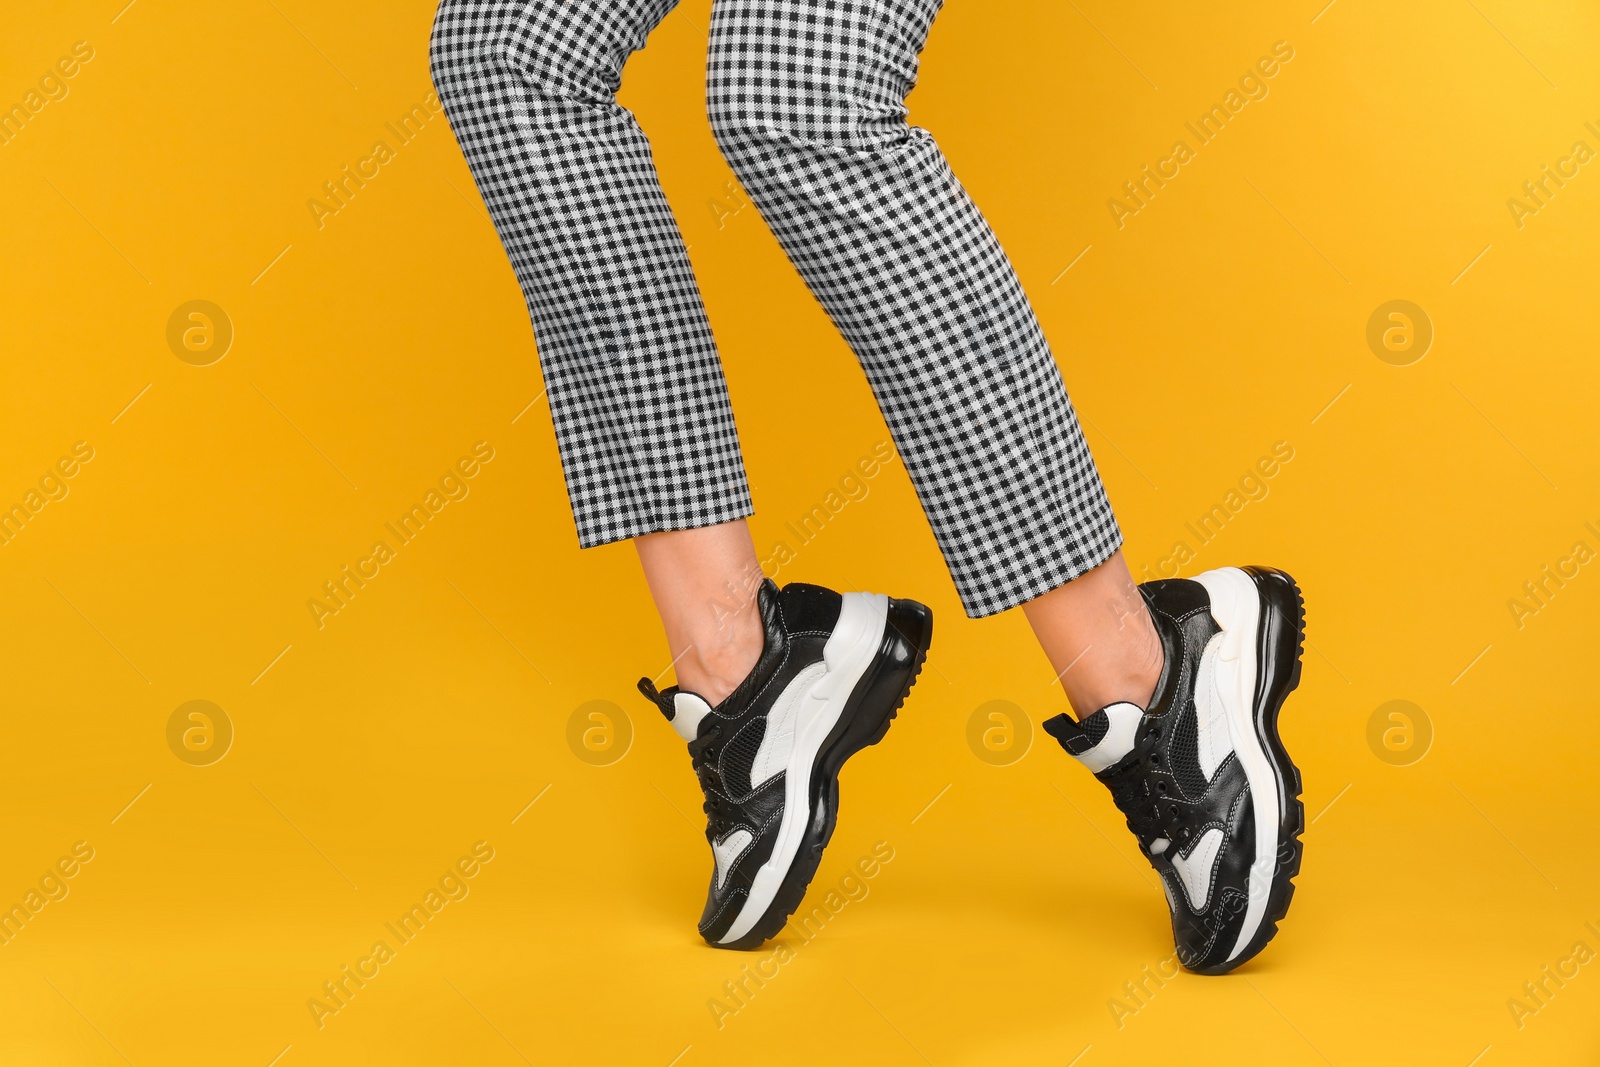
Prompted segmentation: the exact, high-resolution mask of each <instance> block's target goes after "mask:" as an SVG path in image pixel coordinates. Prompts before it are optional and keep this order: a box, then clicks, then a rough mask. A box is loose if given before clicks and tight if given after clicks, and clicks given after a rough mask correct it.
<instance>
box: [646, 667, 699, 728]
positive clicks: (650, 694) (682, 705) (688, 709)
mask: <svg viewBox="0 0 1600 1067" xmlns="http://www.w3.org/2000/svg"><path fill="white" fill-rule="evenodd" d="M639 692H641V693H643V694H644V696H645V699H646V700H649V701H650V702H651V703H652V704H654V705H655V706H656V707H657V708H659V709H660V710H661V714H662V715H664V716H666V719H667V721H668V722H670V723H671V724H672V728H673V729H674V730H676V731H677V732H678V736H679V737H681V738H683V739H684V740H685V741H693V740H694V739H695V738H696V737H698V736H700V720H702V719H704V718H705V717H706V716H707V715H709V714H711V705H710V704H707V703H706V701H705V698H704V697H701V696H699V695H697V694H695V693H686V692H684V691H683V690H681V689H679V688H678V687H677V686H672V687H670V688H668V689H665V690H660V691H658V690H657V689H656V687H655V683H653V682H651V681H650V679H648V678H640V679H639Z"/></svg>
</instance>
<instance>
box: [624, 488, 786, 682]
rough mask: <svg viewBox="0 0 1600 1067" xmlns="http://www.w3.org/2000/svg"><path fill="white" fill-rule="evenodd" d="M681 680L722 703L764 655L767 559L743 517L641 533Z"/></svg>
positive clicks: (642, 556)
mask: <svg viewBox="0 0 1600 1067" xmlns="http://www.w3.org/2000/svg"><path fill="white" fill-rule="evenodd" d="M633 545H634V547H635V548H636V549H638V551H639V562H640V563H642V564H644V575H645V580H646V581H648V582H649V583H650V596H651V598H652V599H653V600H654V601H655V602H656V610H657V611H659V612H660V613H661V624H662V626H663V627H664V628H665V629H666V631H667V647H668V649H669V650H670V651H671V652H672V662H673V665H674V667H673V669H674V671H675V672H676V673H677V676H678V685H679V686H680V687H681V688H683V689H687V690H689V691H690V692H692V693H697V694H699V695H700V696H702V697H704V698H705V699H706V701H707V702H708V703H710V704H713V705H715V704H720V703H721V702H722V700H723V698H725V697H726V696H727V695H728V694H729V693H731V692H733V691H734V689H735V688H736V687H737V686H738V685H739V683H740V682H741V681H743V680H744V678H745V676H746V675H748V674H749V673H750V669H751V668H752V667H754V666H755V665H756V660H757V658H759V657H760V655H761V648H762V643H763V634H762V631H761V618H760V615H759V614H758V613H757V612H756V610H755V606H756V605H755V596H756V589H757V587H758V586H760V584H761V564H760V563H759V562H758V561H757V560H756V548H755V544H754V542H752V541H751V540H750V528H749V527H748V526H747V525H746V524H745V521H744V520H743V519H738V520H736V521H734V522H724V523H718V524H717V525H715V526H705V527H701V528H699V529H695V530H673V531H670V532H665V533H653V534H648V535H646V536H644V537H636V538H634V539H633Z"/></svg>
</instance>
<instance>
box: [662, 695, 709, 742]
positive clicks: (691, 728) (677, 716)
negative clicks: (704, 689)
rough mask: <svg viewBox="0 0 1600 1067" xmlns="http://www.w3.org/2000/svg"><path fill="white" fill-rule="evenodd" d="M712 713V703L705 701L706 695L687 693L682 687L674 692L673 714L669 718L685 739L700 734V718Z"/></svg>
mask: <svg viewBox="0 0 1600 1067" xmlns="http://www.w3.org/2000/svg"><path fill="white" fill-rule="evenodd" d="M710 714H711V705H710V704H707V703H706V702H705V698H704V697H701V696H698V695H697V694H694V693H685V692H684V691H683V690H681V689H680V690H678V691H677V692H675V693H673V694H672V714H671V715H669V716H668V718H669V719H671V721H672V728H673V729H674V730H676V731H678V736H679V737H681V738H683V739H684V740H685V741H693V740H694V739H695V738H696V737H699V736H700V720H701V719H704V718H705V717H706V716H707V715H710Z"/></svg>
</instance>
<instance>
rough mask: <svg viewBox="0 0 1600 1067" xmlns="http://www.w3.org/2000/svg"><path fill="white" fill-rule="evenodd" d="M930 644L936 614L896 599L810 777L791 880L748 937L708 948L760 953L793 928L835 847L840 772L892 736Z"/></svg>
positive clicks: (925, 658) (918, 605) (785, 879)
mask: <svg viewBox="0 0 1600 1067" xmlns="http://www.w3.org/2000/svg"><path fill="white" fill-rule="evenodd" d="M932 643H933V612H932V611H930V610H929V609H928V608H927V607H926V606H924V605H922V604H919V603H917V602H916V601H914V600H894V599H891V600H890V601H889V617H888V621H887V622H886V623H885V625H884V629H883V638H882V644H881V645H880V647H879V650H878V655H877V657H876V658H875V660H874V663H873V667H872V669H871V670H870V671H868V672H867V673H866V674H864V675H862V677H861V679H860V680H859V681H857V682H856V687H855V689H854V690H853V691H852V692H851V694H850V699H849V700H848V701H847V702H846V703H845V707H844V711H843V713H841V714H840V716H839V721H838V722H837V723H836V724H834V727H833V730H832V732H831V733H829V734H828V737H827V740H825V741H824V742H823V743H822V747H821V748H820V749H818V751H817V759H816V762H815V763H814V764H813V765H812V769H811V785H810V798H809V799H810V801H811V822H810V824H809V825H808V826H807V827H806V833H805V837H804V838H802V839H801V841H800V848H799V850H798V851H797V852H796V853H795V857H794V862H793V863H792V864H791V865H790V867H789V873H788V874H786V875H785V876H784V879H783V884H782V885H780V886H779V887H778V892H777V894H776V895H775V896H774V897H773V898H772V903H771V904H770V905H768V907H767V910H766V913H765V914H763V915H762V916H761V918H760V919H758V920H757V921H756V924H755V925H754V926H752V927H751V928H750V932H749V933H747V934H745V935H744V936H743V937H741V938H739V940H737V941H731V942H729V943H727V944H720V943H717V942H714V941H713V942H708V943H709V944H712V945H713V946H714V947H716V948H728V949H744V950H749V949H755V948H760V947H761V946H762V945H764V944H766V943H767V942H768V941H770V940H771V939H772V938H774V937H776V936H778V934H779V933H780V932H781V931H782V930H783V928H784V927H785V926H786V925H788V922H789V917H790V916H791V915H793V914H794V913H795V910H796V909H797V908H799V907H800V902H801V901H803V900H804V899H805V895H806V890H807V889H809V888H810V886H811V879H812V878H814V877H815V876H816V873H817V867H818V866H819V865H820V864H821V863H822V853H823V850H824V849H826V848H827V847H828V842H829V841H831V840H832V839H833V830H834V827H835V825H836V824H837V822H838V815H839V772H840V771H841V770H842V769H843V768H844V764H845V761H846V760H848V759H849V758H850V757H851V756H853V755H855V754H856V753H857V752H860V751H861V750H862V749H864V748H867V747H868V746H870V745H875V744H877V743H878V742H879V741H882V740H883V738H884V735H885V734H887V733H888V732H889V724H890V723H891V722H892V721H893V720H894V719H895V718H896V717H897V716H898V715H899V712H900V707H901V706H902V705H903V704H904V703H905V701H906V697H908V696H910V695H911V687H912V686H914V685H916V683H917V676H918V675H919V674H921V673H922V665H923V663H925V662H926V661H927V658H928V648H929V646H930V645H931V644H932Z"/></svg>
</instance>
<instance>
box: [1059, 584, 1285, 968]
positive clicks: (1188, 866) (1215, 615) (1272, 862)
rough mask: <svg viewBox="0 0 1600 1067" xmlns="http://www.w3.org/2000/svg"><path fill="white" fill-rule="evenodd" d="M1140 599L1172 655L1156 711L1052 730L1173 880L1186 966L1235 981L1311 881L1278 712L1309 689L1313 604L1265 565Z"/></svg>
mask: <svg viewBox="0 0 1600 1067" xmlns="http://www.w3.org/2000/svg"><path fill="white" fill-rule="evenodd" d="M1139 590H1140V592H1141V593H1143V594H1144V599H1145V603H1146V604H1147V605H1148V606H1149V609H1150V615H1151V617H1152V619H1154V621H1155V627H1156V631H1157V632H1158V633H1159V634H1160V635H1161V643H1162V646H1163V649H1164V651H1165V653H1166V664H1165V666H1164V667H1163V668H1162V670H1161V678H1160V680H1159V681H1158V682H1157V683H1156V691H1155V698H1154V699H1153V701H1152V702H1151V704H1150V707H1149V709H1148V710H1146V709H1142V708H1139V707H1136V706H1135V705H1133V704H1128V703H1122V704H1112V705H1111V706H1110V707H1107V708H1102V709H1101V710H1099V711H1097V712H1095V713H1094V714H1093V715H1090V716H1088V717H1087V718H1085V719H1084V720H1083V722H1081V723H1078V722H1074V721H1073V720H1072V719H1071V717H1069V716H1067V715H1059V716H1057V717H1056V718H1054V719H1051V720H1050V721H1049V722H1047V723H1045V724H1044V728H1045V730H1046V731H1048V732H1049V733H1050V734H1051V735H1052V736H1054V737H1055V738H1056V740H1058V741H1060V742H1061V745H1062V747H1063V748H1065V749H1066V750H1067V751H1068V752H1069V753H1071V754H1072V755H1073V756H1074V757H1076V758H1077V760H1078V761H1079V762H1080V763H1082V764H1083V765H1084V766H1085V767H1088V768H1089V770H1091V771H1093V772H1094V775H1095V777H1097V778H1099V779H1100V781H1101V782H1103V783H1104V784H1105V785H1106V786H1107V787H1109V788H1110V790H1111V796H1112V799H1113V800H1115V802H1116V805H1117V807H1118V808H1120V809H1121V810H1122V813H1123V814H1124V815H1125V816H1127V820H1128V829H1130V830H1132V831H1133V833H1134V836H1136V837H1137V838H1138V839H1139V846H1140V848H1141V849H1142V850H1143V851H1144V854H1145V857H1146V858H1147V859H1149V861H1150V864H1151V866H1153V867H1154V868H1155V869H1156V872H1157V873H1158V874H1160V875H1161V881H1162V884H1163V887H1164V888H1165V889H1166V891H1167V905H1168V907H1169V908H1170V909H1171V911H1172V934H1173V940H1174V941H1175V942H1176V945H1177V950H1178V961H1179V962H1180V963H1182V964H1183V965H1184V966H1185V967H1187V968H1188V969H1189V970H1191V971H1196V972H1198V973H1200V974H1223V973H1226V972H1227V971H1231V970H1233V969H1234V968H1235V967H1237V966H1239V965H1240V964H1241V963H1243V962H1245V961H1246V960H1248V959H1250V958H1251V957H1252V956H1254V955H1255V954H1256V953H1258V952H1260V951H1261V950H1262V949H1263V948H1265V947H1266V944H1267V942H1268V941H1270V940H1272V936H1273V935H1274V934H1275V933H1277V931H1278V923H1279V922H1280V921H1281V920H1282V919H1283V917H1284V914H1285V913H1286V912H1287V911H1288V910H1289V898H1290V897H1291V896H1293V895H1294V883H1293V881H1292V879H1293V878H1294V876H1295V875H1296V874H1298V873H1299V872H1300V833H1301V831H1302V830H1303V829H1304V828H1305V810H1304V808H1303V807H1302V806H1301V804H1300V772H1299V770H1297V769H1296V768H1295V765H1294V764H1293V763H1292V762H1290V760H1289V754H1288V753H1287V752H1285V751H1284V747H1283V742H1282V740H1281V739H1280V738H1279V736H1278V712H1279V710H1280V709H1281V708H1282V706H1283V701H1284V698H1285V697H1287V696H1288V695H1289V693H1290V692H1291V691H1292V690H1293V689H1294V688H1295V686H1297V685H1298V684H1299V683H1300V651H1301V644H1302V641H1303V640H1304V628H1305V606H1304V601H1303V600H1302V599H1301V596H1300V590H1299V588H1298V587H1297V586H1296V585H1295V583H1294V580H1293V579H1291V578H1290V577H1289V576H1288V575H1287V574H1284V573H1283V572H1282V571H1275V570H1269V569H1266V568H1261V567H1246V568H1244V569H1240V568H1237V567H1225V568H1222V569H1220V570H1214V571H1208V572H1207V573H1205V574H1202V575H1200V576H1199V577H1197V578H1195V579H1193V580H1187V579H1171V580H1167V581H1156V582H1148V583H1146V584H1145V585H1142V586H1140V587H1139Z"/></svg>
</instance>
